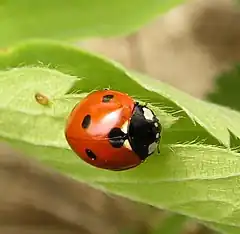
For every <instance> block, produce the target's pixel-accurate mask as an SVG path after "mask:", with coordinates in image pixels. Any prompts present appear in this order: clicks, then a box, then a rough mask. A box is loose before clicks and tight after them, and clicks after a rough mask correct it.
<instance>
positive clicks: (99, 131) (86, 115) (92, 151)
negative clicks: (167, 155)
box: [65, 90, 162, 171]
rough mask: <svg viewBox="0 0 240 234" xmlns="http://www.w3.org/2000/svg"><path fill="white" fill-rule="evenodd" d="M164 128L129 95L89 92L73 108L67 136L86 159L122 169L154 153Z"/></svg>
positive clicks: (113, 92)
mask: <svg viewBox="0 0 240 234" xmlns="http://www.w3.org/2000/svg"><path fill="white" fill-rule="evenodd" d="M161 129H162V127H161V124H160V123H159V120H158V119H157V117H156V115H155V114H154V113H153V111H152V110H150V109H149V108H148V107H146V106H144V105H140V104H139V103H138V102H135V101H134V100H133V99H132V98H131V97H130V96H128V95H127V94H124V93H121V92H118V91H113V90H101V91H95V92H93V93H91V94H89V95H88V96H87V97H85V98H84V99H83V100H82V101H81V102H80V103H79V104H78V105H77V106H76V107H75V108H74V109H73V111H72V113H71V114H70V116H69V119H68V123H67V127H66V132H65V135H66V139H67V141H68V143H69V145H70V147H71V148H72V149H73V151H75V153H76V154H77V155H78V156H79V157H81V158H82V159H83V160H84V161H85V162H87V163H89V164H91V165H93V166H95V167H98V168H103V169H109V170H116V171H117V170H118V171H120V170H126V169H129V168H133V167H136V166H137V165H139V164H141V163H142V162H143V161H144V160H145V159H146V158H147V157H148V156H150V155H151V154H153V153H154V152H155V150H156V149H157V148H158V144H159V141H160V137H161V135H160V134H161Z"/></svg>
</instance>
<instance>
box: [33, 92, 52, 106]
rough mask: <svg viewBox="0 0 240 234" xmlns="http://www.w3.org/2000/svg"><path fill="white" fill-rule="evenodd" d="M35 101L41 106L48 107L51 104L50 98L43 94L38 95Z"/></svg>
mask: <svg viewBox="0 0 240 234" xmlns="http://www.w3.org/2000/svg"><path fill="white" fill-rule="evenodd" d="M35 99H36V101H37V102H38V103H39V104H41V105H44V106H47V105H49V103H50V101H49V98H48V97H47V96H45V95H43V94H41V93H36V94H35Z"/></svg>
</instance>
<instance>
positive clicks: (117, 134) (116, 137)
mask: <svg viewBox="0 0 240 234" xmlns="http://www.w3.org/2000/svg"><path fill="white" fill-rule="evenodd" d="M108 138H109V142H110V144H111V145H112V147H114V148H120V147H122V146H123V144H124V141H125V140H126V138H127V136H126V134H125V133H124V132H123V131H122V130H121V129H120V128H113V129H112V130H111V131H110V132H109V134H108Z"/></svg>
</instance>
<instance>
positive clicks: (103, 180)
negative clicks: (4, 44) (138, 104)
mask: <svg viewBox="0 0 240 234" xmlns="http://www.w3.org/2000/svg"><path fill="white" fill-rule="evenodd" d="M36 66H41V67H36ZM16 67H18V68H16ZM0 68H1V69H2V70H3V69H5V71H2V72H0V99H1V100H5V101H2V102H1V103H0V137H1V140H4V141H7V142H9V143H11V144H12V145H14V146H15V147H17V148H19V149H22V151H24V152H26V153H27V154H28V155H30V156H35V157H36V158H37V159H38V160H40V161H42V162H43V163H45V164H46V165H49V166H51V167H53V168H56V169H58V170H59V171H61V172H62V173H65V174H66V175H68V176H71V177H73V178H75V179H77V180H79V181H82V182H85V183H88V184H89V185H91V186H93V187H96V188H99V189H102V190H104V191H106V192H110V193H115V194H118V195H121V196H124V197H128V198H129V199H133V200H135V201H139V202H144V203H147V204H150V205H153V206H156V207H159V208H163V209H167V210H170V211H173V212H177V213H180V214H183V215H187V216H191V217H194V218H197V219H199V220H201V221H202V222H210V223H212V225H227V226H231V227H233V228H238V227H239V226H240V214H239V207H240V203H239V196H240V189H239V183H240V176H239V173H240V157H239V156H240V155H239V154H238V153H237V151H234V150H233V149H231V146H232V144H231V143H232V142H231V137H230V136H231V135H232V136H234V137H235V138H239V137H240V127H239V119H240V114H239V113H238V112H236V111H233V110H230V109H227V108H224V107H221V106H218V105H215V104H210V103H207V102H203V101H200V100H197V99H195V98H193V97H191V96H189V95H187V94H185V93H183V92H181V91H179V90H177V89H175V88H173V87H170V86H169V85H167V84H164V83H162V82H160V81H157V80H153V79H150V78H147V77H145V76H142V75H139V74H136V73H133V72H129V71H126V70H125V69H124V68H122V67H121V66H119V65H117V64H116V63H112V62H110V61H108V60H106V59H104V58H99V57H97V56H95V55H92V54H89V53H87V52H84V51H81V50H79V49H76V48H75V47H70V46H66V45H61V44H60V45H59V44H55V43H48V42H33V43H28V44H23V45H20V46H18V47H16V48H12V49H11V50H9V51H6V52H5V53H2V54H0ZM12 68H14V69H12ZM109 86H110V88H112V89H116V90H121V91H123V92H127V93H129V94H130V95H132V96H133V97H134V98H135V99H137V100H139V101H147V102H148V103H150V104H149V105H152V108H153V109H154V110H155V111H156V113H157V115H158V117H159V118H160V121H161V123H162V125H163V139H162V142H161V154H160V155H154V156H152V157H150V158H149V159H148V160H147V161H146V162H145V163H143V164H142V165H141V166H139V167H137V168H135V169H132V170H128V171H124V172H112V171H106V170H101V169H97V168H94V167H92V166H89V165H87V164H86V163H84V162H83V161H82V160H80V159H79V158H78V157H77V156H76V155H75V154H74V153H73V152H72V151H71V150H70V149H69V146H68V145H67V142H66V140H65V137H64V128H65V123H66V119H67V116H68V114H69V113H70V110H71V109H72V108H73V107H74V106H75V104H76V103H77V102H78V101H80V100H81V98H82V97H84V96H85V95H86V93H88V92H90V91H92V90H93V89H101V88H106V87H109ZM76 90H77V91H78V94H77V95H72V94H71V92H72V91H76ZM36 92H37V93H41V94H43V95H45V96H47V97H48V98H49V100H50V104H49V105H41V104H39V103H38V102H36V100H35V98H34V95H35V94H36Z"/></svg>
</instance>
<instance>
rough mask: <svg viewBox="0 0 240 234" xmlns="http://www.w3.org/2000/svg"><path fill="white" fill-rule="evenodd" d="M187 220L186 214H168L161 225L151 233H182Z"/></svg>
mask: <svg viewBox="0 0 240 234" xmlns="http://www.w3.org/2000/svg"><path fill="white" fill-rule="evenodd" d="M186 221H187V217H186V216H183V215H179V214H171V215H170V216H167V217H166V218H165V220H163V223H162V222H161V223H160V225H159V227H157V228H155V229H154V230H153V231H152V232H151V234H180V233H182V229H183V226H184V224H185V223H186Z"/></svg>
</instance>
